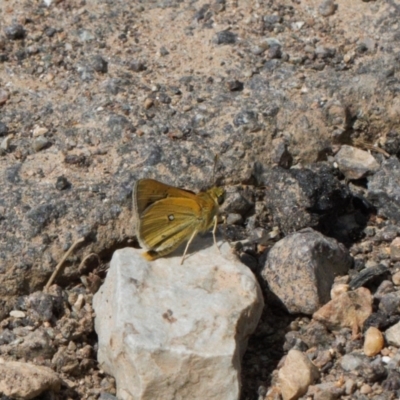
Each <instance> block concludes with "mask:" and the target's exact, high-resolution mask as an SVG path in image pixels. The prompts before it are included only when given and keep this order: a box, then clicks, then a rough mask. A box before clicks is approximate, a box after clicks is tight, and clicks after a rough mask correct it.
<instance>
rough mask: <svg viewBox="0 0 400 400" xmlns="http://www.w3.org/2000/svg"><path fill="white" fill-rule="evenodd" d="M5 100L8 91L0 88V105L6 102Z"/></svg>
mask: <svg viewBox="0 0 400 400" xmlns="http://www.w3.org/2000/svg"><path fill="white" fill-rule="evenodd" d="M7 100H8V92H7V91H6V90H2V89H0V106H3V105H4V104H6V103H7Z"/></svg>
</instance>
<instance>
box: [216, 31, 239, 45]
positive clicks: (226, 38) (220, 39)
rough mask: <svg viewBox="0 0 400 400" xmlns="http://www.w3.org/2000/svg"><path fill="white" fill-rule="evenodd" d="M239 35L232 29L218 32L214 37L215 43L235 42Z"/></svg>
mask: <svg viewBox="0 0 400 400" xmlns="http://www.w3.org/2000/svg"><path fill="white" fill-rule="evenodd" d="M236 39H237V36H236V35H235V34H234V33H233V32H231V31H221V32H218V33H217V34H216V35H215V36H214V39H213V42H214V43H215V44H234V43H235V42H236Z"/></svg>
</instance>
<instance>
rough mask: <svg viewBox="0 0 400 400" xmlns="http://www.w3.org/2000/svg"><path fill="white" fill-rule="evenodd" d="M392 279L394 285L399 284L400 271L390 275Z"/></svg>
mask: <svg viewBox="0 0 400 400" xmlns="http://www.w3.org/2000/svg"><path fill="white" fill-rule="evenodd" d="M392 281H393V283H394V284H395V285H396V286H400V271H399V272H395V273H394V274H393V275H392Z"/></svg>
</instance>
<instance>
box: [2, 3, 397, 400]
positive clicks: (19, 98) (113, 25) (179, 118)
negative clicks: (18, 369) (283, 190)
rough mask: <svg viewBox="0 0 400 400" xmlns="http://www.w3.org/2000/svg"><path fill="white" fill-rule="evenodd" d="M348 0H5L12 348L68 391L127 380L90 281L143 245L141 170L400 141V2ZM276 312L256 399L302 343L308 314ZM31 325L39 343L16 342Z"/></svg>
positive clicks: (278, 158)
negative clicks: (116, 367)
mask: <svg viewBox="0 0 400 400" xmlns="http://www.w3.org/2000/svg"><path fill="white" fill-rule="evenodd" d="M331 3H332V4H330V2H329V1H322V0H319V1H312V0H303V1H300V0H298V1H285V0H280V1H272V0H271V1H264V2H262V1H260V2H257V1H235V0H232V1H228V0H227V1H226V2H225V1H223V0H217V1H214V2H207V1H143V2H139V1H134V2H129V1H127V2H116V1H111V0H105V1H89V0H88V1H84V0H83V1H74V0H71V1H66V0H64V1H51V0H48V1H46V2H44V1H42V0H40V1H39V0H35V1H19V0H2V1H1V2H0V144H1V145H0V177H1V184H2V186H1V190H0V304H1V307H0V317H1V319H2V322H0V325H1V327H2V329H3V331H2V332H3V333H1V334H0V336H1V338H2V339H1V338H0V343H1V347H0V349H1V350H0V353H1V356H2V357H4V358H5V359H12V360H15V359H18V360H23V361H32V362H35V363H37V364H41V365H46V366H51V367H52V368H53V369H54V370H56V371H57V372H59V373H60V374H61V375H62V377H63V379H64V384H63V386H62V390H61V394H59V395H57V396H59V397H57V398H60V399H67V398H79V399H84V398H85V399H86V398H87V399H95V398H98V397H99V395H100V394H102V393H103V394H104V393H110V394H112V393H115V388H114V386H113V385H114V383H113V379H112V378H110V377H108V376H106V375H105V374H104V373H103V372H102V371H100V370H99V369H98V366H97V363H96V358H95V353H96V335H95V333H94V330H93V310H92V309H91V297H92V294H93V292H95V291H96V290H97V288H98V285H99V284H100V282H101V279H103V278H104V271H105V269H106V267H107V263H108V262H109V260H110V257H111V254H112V252H113V250H115V249H116V248H121V247H124V246H126V245H135V237H134V231H133V224H132V212H131V208H132V200H131V195H132V186H133V184H134V182H135V181H136V180H137V179H138V178H141V177H151V178H156V179H160V180H162V181H163V182H166V183H170V184H176V185H179V186H182V187H186V188H188V189H193V190H198V189H200V188H201V187H202V186H203V185H204V184H209V183H210V181H212V180H217V182H218V183H219V184H222V185H224V186H225V187H227V190H229V188H231V189H232V188H234V187H237V186H238V185H243V184H244V185H250V186H251V187H252V185H255V184H256V183H257V171H258V169H259V168H260V166H261V165H262V166H263V168H269V167H271V166H273V165H276V164H280V165H281V166H285V167H289V166H291V165H294V166H296V167H298V168H301V167H302V166H307V165H309V164H311V163H315V162H319V161H324V160H329V159H330V158H329V157H330V156H331V155H332V154H334V153H335V152H336V151H337V149H338V148H339V146H340V145H341V144H352V145H356V146H358V147H359V148H362V149H369V148H371V146H373V145H379V146H380V148H382V149H383V150H385V151H387V152H389V153H390V154H392V155H398V154H399V148H398V146H399V143H398V139H397V136H398V133H397V132H398V130H399V124H400V122H399V121H400V119H399V116H400V99H399V97H398V93H399V90H400V81H399V59H400V41H399V38H400V24H399V17H400V6H399V5H398V4H397V3H396V2H395V1H390V0H388V1H370V2H368V1H361V0H356V1H351V2H349V1H346V0H338V1H335V2H331ZM216 154H218V156H219V163H218V168H217V173H216V177H215V178H213V172H212V171H213V165H214V157H215V155H216ZM232 190H233V189H232ZM257 193H259V192H256V193H255V194H253V198H255V197H257V196H258V194H257ZM263 195H265V193H264V194H263ZM380 223H381V221H378V223H377V222H376V220H373V221H371V224H372V225H373V226H375V224H377V225H376V226H377V229H378V230H379V229H383V227H384V226H383V225H382V224H383V222H382V224H381V225H379V224H380ZM244 226H246V221H245V222H244V223H243V227H244ZM243 229H244V228H243ZM246 234H248V232H247V233H246ZM79 238H85V242H84V243H83V244H82V245H80V246H79V247H78V248H77V249H76V250H75V251H74V252H73V254H72V255H71V256H70V257H69V258H68V260H67V263H66V268H65V270H64V271H63V274H62V275H61V276H60V277H59V278H58V279H57V281H56V283H57V285H58V286H53V288H52V289H51V290H52V292H51V296H50V295H49V296H50V297H46V296H47V295H45V294H44V293H43V288H44V285H45V284H46V282H47V280H48V278H49V276H50V275H51V273H52V272H53V270H54V268H55V266H56V264H57V263H58V262H59V261H60V260H61V259H62V257H63V255H64V254H65V252H66V250H67V249H68V248H70V246H71V245H72V244H73V243H74V242H75V241H76V240H77V239H79ZM360 240H361V241H360V243H357V246H362V243H363V242H362V240H363V239H360ZM379 243H380V245H381V246H382V247H384V244H385V243H384V242H379ZM382 243H383V244H382ZM371 246H372V250H371V252H369V253H368V254H370V255H368V256H366V257H367V258H368V257H369V258H370V259H375V258H376V259H378V258H379V257H378V256H379V254H381V253H380V250H379V246H378V244H376V242H373V243H372V244H371ZM35 293H39V294H35ZM33 294H35V296H38V298H40V299H42V297H41V296H44V297H43V299H42V300H40V301H39V300H35V299H36V297H34V300H35V301H36V302H35V301H33V303H32V301H31V300H32V299H31V296H33ZM29 299H31V300H29ZM45 299H47V300H45ZM28 300H29V301H28ZM43 302H44V303H43ZM46 302H47V303H46ZM32 304H36V306H35V307H33V306H32ZM37 304H39V305H37ZM43 304H45V306H43ZM46 304H47V305H46ZM42 307H43V309H42ZM34 309H36V314H35V313H33V311H31V310H34ZM38 309H39V311H40V310H42V311H40V312H39V311H37V310H38ZM12 310H19V311H23V312H25V313H26V315H25V317H23V318H21V317H18V318H17V317H12V316H10V315H9V312H10V311H12ZM43 310H44V311H43ZM46 310H47V311H46ZM45 311H46V312H45ZM271 313H274V311H271V310H268V311H266V315H265V316H264V317H263V320H262V323H261V324H260V328H259V330H258V331H257V333H256V335H255V337H254V338H253V339H251V340H250V348H249V352H248V353H247V354H246V355H245V358H244V364H243V377H244V381H243V384H244V387H243V400H244V399H258V398H259V396H260V398H263V396H264V394H265V393H266V389H265V388H268V387H269V385H270V382H271V377H272V375H271V373H272V371H273V370H274V369H275V368H276V367H277V363H278V361H279V360H280V358H281V357H282V355H283V353H284V351H286V350H287V348H284V347H283V343H284V340H285V339H284V333H285V331H286V330H287V329H288V326H291V325H290V324H291V323H292V320H293V317H288V316H287V315H285V314H282V315H281V313H280V311H277V312H276V313H277V314H276V315H275V316H271ZM271 318H272V319H273V322H272V321H271ZM304 318H305V319H304ZM299 321H302V322H301V323H308V322H309V319H307V317H303V316H301V317H299ZM29 326H31V327H34V329H33V332H35V334H36V336H35V337H33V338H30V339H29V340H26V342H27V343H33V344H32V346H33V347H30V346H28V345H27V346H26V347H24V348H23V350H21V351H20V350H18V351H17V350H16V348H14V347H13V345H12V343H13V340H15V339H16V338H18V337H19V336H21V335H23V336H24V337H26V336H27V335H28V334H29V335H30V334H31V333H32V332H30V331H29V329H27V328H26V327H29ZM17 328H18V329H19V330H18V329H17ZM22 328H24V329H22ZM16 329H17V330H16ZM21 329H22V330H21ZM15 330H16V331H15ZM28 331H29V332H28ZM31 331H32V330H31ZM4 332H6V334H4ZM21 332H22V333H21ZM4 335H5V336H4ZM7 335H8V336H7ZM260 335H261V336H262V337H263V339H260ZM343 335H344V336H343V337H346V338H349V337H350V336H351V335H349V334H348V332H347V333H346V335H347V336H346V335H345V334H343ZM4 337H6V339H4ZM327 340H328V339H327ZM329 340H332V341H333V340H334V338H333V337H332V338H331V339H329ZM35 343H36V344H35ZM38 343H40V344H38ZM4 346H6V347H4ZM32 348H35V349H37V348H39V349H41V350H38V351H37V352H33V351H32ZM266 348H268V350H266ZM326 375H327V376H329V372H327V373H326ZM399 387H400V385H399ZM260 388H261V389H260ZM397 389H398V388H397ZM393 390H394V389H393ZM263 393H264V394H263ZM366 395H368V393H367V394H366ZM366 395H364V394H363V396H366ZM49 396H50V397H49V398H53V397H51V396H52V395H51V394H49ZM350 396H351V395H350ZM370 397H372V395H371V396H370ZM104 398H105V397H104ZM360 398H361V397H360ZM388 398H389V397H388Z"/></svg>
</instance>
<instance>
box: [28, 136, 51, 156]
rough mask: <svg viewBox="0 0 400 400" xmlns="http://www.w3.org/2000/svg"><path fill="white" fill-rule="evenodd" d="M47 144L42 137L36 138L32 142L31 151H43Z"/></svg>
mask: <svg viewBox="0 0 400 400" xmlns="http://www.w3.org/2000/svg"><path fill="white" fill-rule="evenodd" d="M48 144H49V141H48V140H47V139H46V138H45V137H44V136H38V137H37V138H35V140H34V141H33V143H32V147H33V150H35V151H36V152H37V151H40V150H43V149H44V148H45V147H46V146H47V145H48Z"/></svg>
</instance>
